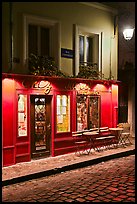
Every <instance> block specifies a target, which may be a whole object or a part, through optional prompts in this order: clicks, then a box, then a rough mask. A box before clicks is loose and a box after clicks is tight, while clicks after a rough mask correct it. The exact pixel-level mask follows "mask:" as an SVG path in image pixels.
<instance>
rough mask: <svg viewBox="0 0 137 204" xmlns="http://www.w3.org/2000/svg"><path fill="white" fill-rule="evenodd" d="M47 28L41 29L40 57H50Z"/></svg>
mask: <svg viewBox="0 0 137 204" xmlns="http://www.w3.org/2000/svg"><path fill="white" fill-rule="evenodd" d="M49 40H50V39H49V28H44V27H41V55H42V56H50V53H49Z"/></svg>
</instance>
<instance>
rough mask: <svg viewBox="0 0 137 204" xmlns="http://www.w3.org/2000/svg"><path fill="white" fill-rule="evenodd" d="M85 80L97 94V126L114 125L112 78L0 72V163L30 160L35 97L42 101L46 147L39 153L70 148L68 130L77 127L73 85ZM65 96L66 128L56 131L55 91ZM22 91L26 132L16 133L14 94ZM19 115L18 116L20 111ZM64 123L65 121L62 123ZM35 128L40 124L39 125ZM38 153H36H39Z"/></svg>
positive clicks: (115, 108)
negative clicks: (66, 102) (24, 100)
mask: <svg viewBox="0 0 137 204" xmlns="http://www.w3.org/2000/svg"><path fill="white" fill-rule="evenodd" d="M40 81H47V82H49V83H50V86H51V89H49V90H46V89H45V87H44V88H42V87H38V86H34V84H36V82H40ZM78 83H85V84H87V85H88V86H89V87H90V92H91V93H92V94H93V95H94V94H95V92H98V95H99V96H100V126H107V127H116V125H117V122H118V82H117V81H114V80H86V79H76V78H59V77H47V76H32V75H17V74H16V75H14V74H6V73H5V74H3V75H2V162H3V166H9V165H13V164H15V163H18V162H25V161H30V160H31V159H32V156H35V152H34V154H33V155H32V149H33V145H32V143H33V140H34V138H33V129H34V128H33V126H34V116H35V115H34V114H33V112H32V110H33V109H34V106H33V102H34V100H35V99H37V97H39V99H41V100H43V99H45V101H46V106H45V110H46V114H47V115H48V117H47V121H48V123H46V126H47V127H48V128H49V129H48V130H49V132H48V131H47V134H49V135H48V137H49V139H48V141H47V144H48V145H47V146H46V147H45V148H47V150H46V152H45V154H44V155H43V156H52V157H53V156H57V155H61V154H65V153H70V152H74V151H75V148H74V144H73V139H72V131H76V130H77V111H76V107H77V104H76V96H77V91H76V89H75V85H76V84H78ZM59 94H60V95H66V96H69V100H70V101H69V102H70V106H69V109H70V115H69V120H70V124H69V130H68V131H65V132H63V131H61V132H57V119H56V118H57V95H59ZM19 95H25V97H26V104H27V105H26V107H27V109H26V110H25V111H26V113H27V118H26V126H27V127H26V135H23V134H22V135H21V136H19V135H18V134H19V132H18V131H19V130H18V128H19V127H18V123H19V122H18V117H19V116H18V114H19V113H18V96H19ZM20 116H22V115H21V114H20ZM64 125H65V124H64ZM39 128H42V126H40V127H39ZM39 156H40V155H39Z"/></svg>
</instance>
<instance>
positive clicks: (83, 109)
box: [77, 95, 88, 130]
mask: <svg viewBox="0 0 137 204" xmlns="http://www.w3.org/2000/svg"><path fill="white" fill-rule="evenodd" d="M87 114H88V100H87V97H86V96H84V95H82V96H77V130H84V129H88V122H87Z"/></svg>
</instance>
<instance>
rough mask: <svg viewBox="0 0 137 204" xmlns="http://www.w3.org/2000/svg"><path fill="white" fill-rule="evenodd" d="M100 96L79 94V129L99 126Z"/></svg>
mask: <svg viewBox="0 0 137 204" xmlns="http://www.w3.org/2000/svg"><path fill="white" fill-rule="evenodd" d="M99 121H100V96H95V95H94V96H91V95H77V130H78V131H81V130H86V129H91V128H98V127H99V123H100V122H99Z"/></svg>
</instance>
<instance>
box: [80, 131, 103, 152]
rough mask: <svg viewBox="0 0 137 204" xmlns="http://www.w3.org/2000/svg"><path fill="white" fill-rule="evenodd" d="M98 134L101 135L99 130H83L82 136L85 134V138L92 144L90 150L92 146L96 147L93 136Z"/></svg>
mask: <svg viewBox="0 0 137 204" xmlns="http://www.w3.org/2000/svg"><path fill="white" fill-rule="evenodd" d="M96 135H99V133H98V132H97V131H92V132H83V134H82V136H84V138H85V139H86V140H87V141H88V142H89V144H90V147H89V148H90V151H91V149H92V146H93V149H95V146H94V139H93V136H96Z"/></svg>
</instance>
